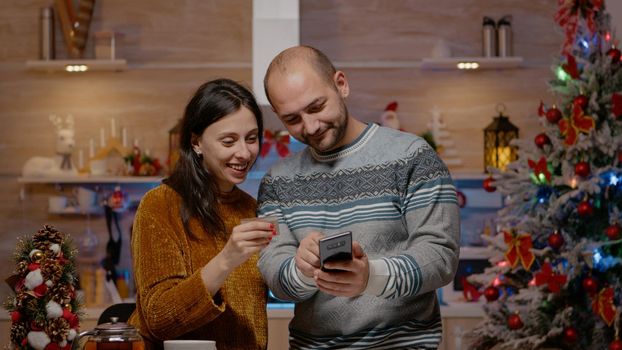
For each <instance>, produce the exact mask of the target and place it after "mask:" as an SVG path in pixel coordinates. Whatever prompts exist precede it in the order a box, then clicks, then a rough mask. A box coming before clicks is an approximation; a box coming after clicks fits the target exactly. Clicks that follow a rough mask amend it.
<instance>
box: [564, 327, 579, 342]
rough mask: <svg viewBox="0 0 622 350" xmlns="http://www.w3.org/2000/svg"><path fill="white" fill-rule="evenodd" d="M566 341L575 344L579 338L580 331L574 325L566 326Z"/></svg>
mask: <svg viewBox="0 0 622 350" xmlns="http://www.w3.org/2000/svg"><path fill="white" fill-rule="evenodd" d="M563 334H564V342H566V343H568V344H574V343H576V342H577V340H579V332H578V331H577V329H576V328H574V327H566V328H564V333H563Z"/></svg>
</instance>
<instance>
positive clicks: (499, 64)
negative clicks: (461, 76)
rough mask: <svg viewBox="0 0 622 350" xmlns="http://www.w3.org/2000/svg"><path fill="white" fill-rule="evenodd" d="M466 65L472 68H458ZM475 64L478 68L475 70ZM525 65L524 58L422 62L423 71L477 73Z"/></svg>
mask: <svg viewBox="0 0 622 350" xmlns="http://www.w3.org/2000/svg"><path fill="white" fill-rule="evenodd" d="M460 64H462V65H466V66H467V67H471V68H466V67H465V68H458V65H460ZM473 64H476V65H477V68H473ZM522 64H523V58H522V57H447V58H424V59H423V60H422V61H421V66H420V67H421V69H423V70H466V71H475V70H482V69H513V68H519V67H520V66H521V65H522Z"/></svg>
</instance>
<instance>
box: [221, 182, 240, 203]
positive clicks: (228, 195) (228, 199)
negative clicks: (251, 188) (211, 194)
mask: <svg viewBox="0 0 622 350" xmlns="http://www.w3.org/2000/svg"><path fill="white" fill-rule="evenodd" d="M241 196H242V190H240V189H239V188H238V186H234V187H233V190H231V191H229V192H219V193H218V202H220V203H233V202H235V201H237V200H238V199H240V197H241Z"/></svg>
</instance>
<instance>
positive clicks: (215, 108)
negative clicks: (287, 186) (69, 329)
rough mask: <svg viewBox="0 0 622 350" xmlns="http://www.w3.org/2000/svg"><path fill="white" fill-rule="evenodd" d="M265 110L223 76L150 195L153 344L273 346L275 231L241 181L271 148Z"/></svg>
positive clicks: (147, 262)
mask: <svg viewBox="0 0 622 350" xmlns="http://www.w3.org/2000/svg"><path fill="white" fill-rule="evenodd" d="M261 118H262V117H261V111H260V109H259V107H258V106H257V103H256V102H255V99H254V98H253V95H252V93H251V92H250V91H248V90H247V89H246V88H244V87H242V86H240V85H239V84H237V83H235V82H233V81H231V80H228V79H219V80H214V81H210V82H208V83H206V84H204V85H202V86H201V87H200V88H199V89H198V90H197V92H196V93H195V95H194V97H193V98H192V99H191V100H190V102H189V103H188V106H186V111H185V114H184V118H183V120H182V128H181V138H180V158H179V160H178V163H177V165H176V167H175V170H174V171H173V173H172V174H171V176H170V177H169V178H167V179H166V180H164V181H163V184H162V185H160V186H158V187H157V188H155V189H153V190H151V191H149V192H148V193H147V194H146V195H145V196H144V197H143V199H142V201H141V203H140V206H139V208H138V211H137V212H136V218H135V221H134V228H133V233H132V257H133V263H134V274H135V280H136V290H137V295H136V311H135V312H134V313H133V314H132V316H131V318H130V320H129V323H130V324H132V325H134V326H135V327H137V328H138V330H139V332H140V333H141V335H142V336H143V337H144V338H145V341H146V344H147V348H149V349H159V348H162V341H163V340H168V339H209V340H215V341H216V346H217V347H218V350H226V349H265V348H266V344H267V317H266V287H265V285H264V284H263V281H262V279H261V275H260V273H259V271H258V270H257V267H256V262H257V254H256V253H257V252H259V251H260V250H261V249H262V248H264V247H265V246H266V245H267V244H268V243H269V242H270V239H271V238H272V235H274V234H275V228H274V227H273V226H272V224H270V223H266V222H260V221H253V222H250V223H245V224H241V225H240V219H242V218H245V217H253V216H255V209H256V201H255V200H254V199H253V198H252V197H251V196H249V195H248V194H246V193H245V192H243V191H242V190H240V189H238V188H237V187H236V185H237V184H240V183H242V182H243V181H244V180H245V179H246V175H247V174H248V172H249V170H250V168H251V167H252V165H253V163H254V162H255V159H257V154H258V153H259V148H260V145H261V136H262V132H263V123H262V119H261Z"/></svg>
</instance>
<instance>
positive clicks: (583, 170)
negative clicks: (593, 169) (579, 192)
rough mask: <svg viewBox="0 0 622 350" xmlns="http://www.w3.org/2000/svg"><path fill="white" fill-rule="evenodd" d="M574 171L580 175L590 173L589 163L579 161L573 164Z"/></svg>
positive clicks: (583, 175) (584, 175)
mask: <svg viewBox="0 0 622 350" xmlns="http://www.w3.org/2000/svg"><path fill="white" fill-rule="evenodd" d="M574 173H575V174H577V175H578V176H581V177H586V176H588V175H590V163H588V162H579V163H577V164H575V166H574Z"/></svg>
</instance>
